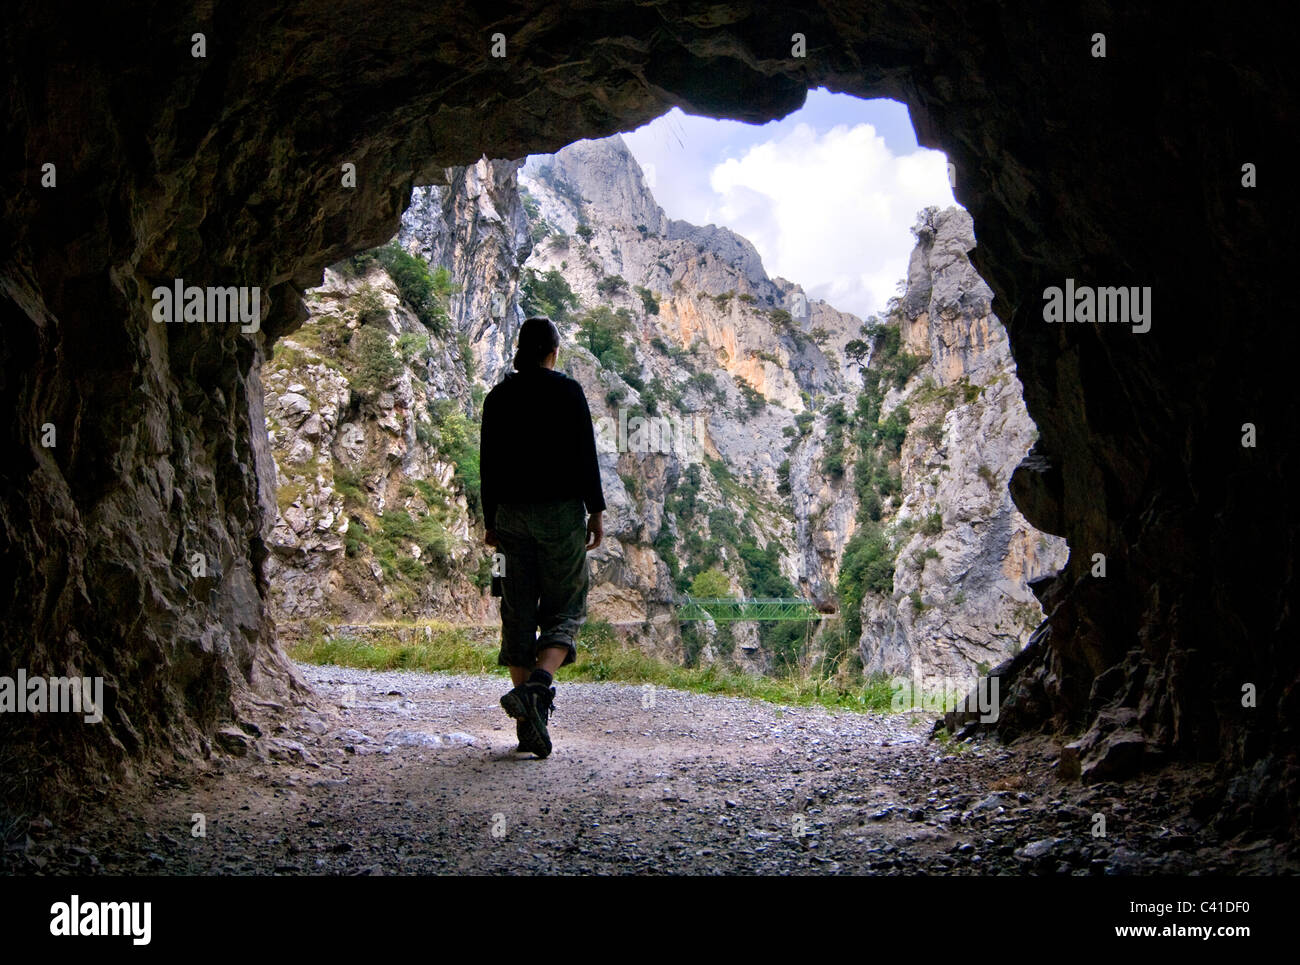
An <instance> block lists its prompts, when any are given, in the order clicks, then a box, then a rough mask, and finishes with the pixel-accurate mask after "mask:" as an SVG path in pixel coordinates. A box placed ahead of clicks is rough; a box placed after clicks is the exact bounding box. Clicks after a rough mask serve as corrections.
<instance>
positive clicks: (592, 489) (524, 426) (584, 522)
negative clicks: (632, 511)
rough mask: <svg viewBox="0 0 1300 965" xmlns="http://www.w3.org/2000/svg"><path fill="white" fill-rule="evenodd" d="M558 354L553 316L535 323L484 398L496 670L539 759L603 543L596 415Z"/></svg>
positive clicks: (546, 749)
mask: <svg viewBox="0 0 1300 965" xmlns="http://www.w3.org/2000/svg"><path fill="white" fill-rule="evenodd" d="M559 347H560V333H559V331H558V330H557V329H556V327H555V325H554V324H553V323H552V322H551V320H550V319H549V318H530V319H528V320H526V321H525V322H524V324H523V326H522V327H521V328H520V329H519V339H518V342H517V343H516V347H515V358H514V364H515V369H516V371H514V372H510V373H508V374H507V375H506V377H505V378H504V379H502V380H501V382H500V383H499V384H498V385H497V386H495V387H494V388H493V389H492V391H491V392H489V393H488V394H487V398H486V399H484V400H483V427H482V436H481V444H480V450H481V453H480V459H481V461H480V478H481V483H482V493H483V517H484V523H485V524H486V527H487V532H486V534H485V536H484V539H485V540H486V542H487V544H488V545H489V546H495V547H497V548H498V550H499V552H501V553H502V554H503V555H504V556H505V569H504V572H503V574H502V579H501V654H500V656H499V657H498V658H497V662H498V663H499V664H501V665H502V666H505V667H509V668H510V680H511V681H512V682H513V683H514V685H515V686H514V689H513V690H511V691H510V693H508V694H506V695H505V696H504V697H502V698H501V706H502V707H504V708H505V711H506V713H508V714H509V715H510V716H511V717H513V718H515V720H516V721H518V725H517V730H518V734H519V750H521V751H532V752H533V753H534V754H536V755H537V756H538V757H545V756H546V755H548V754H549V753H550V752H551V737H550V733H549V731H548V729H547V722H548V720H549V718H550V713H551V710H552V708H553V707H554V702H555V688H554V687H553V686H552V682H553V680H554V676H553V675H554V673H555V671H556V670H558V669H559V668H560V667H563V666H565V665H567V664H570V663H573V661H574V659H576V657H577V654H578V650H577V646H576V645H575V643H574V637H575V635H576V634H577V632H578V629H579V628H580V627H581V626H582V624H583V622H584V620H585V619H586V616H587V585H588V574H587V550H592V549H595V548H596V547H597V546H599V545H600V541H601V538H602V537H603V536H604V527H603V525H602V523H601V514H602V513H603V512H604V510H605V497H604V495H603V493H602V492H601V488H600V466H599V465H598V464H597V462H596V437H595V432H594V430H593V428H592V424H591V411H590V410H589V409H588V407H587V397H586V396H585V395H584V394H583V392H582V386H580V385H579V384H578V383H577V382H576V381H575V380H573V379H571V378H569V377H568V376H567V375H564V374H563V373H560V372H556V371H554V369H555V359H556V356H557V354H558V352H559ZM587 513H590V514H591V515H590V517H588V516H587ZM539 630H540V631H541V632H540V636H539V635H538V631H539Z"/></svg>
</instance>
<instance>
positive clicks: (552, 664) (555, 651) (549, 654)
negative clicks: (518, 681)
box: [511, 644, 569, 680]
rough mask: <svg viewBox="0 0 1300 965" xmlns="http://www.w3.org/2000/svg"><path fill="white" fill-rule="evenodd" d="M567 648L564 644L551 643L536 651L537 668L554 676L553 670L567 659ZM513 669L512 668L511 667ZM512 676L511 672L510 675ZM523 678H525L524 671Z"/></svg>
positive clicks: (558, 667)
mask: <svg viewBox="0 0 1300 965" xmlns="http://www.w3.org/2000/svg"><path fill="white" fill-rule="evenodd" d="M568 658H569V648H568V647H567V646H565V645H564V644H559V645H556V644H552V645H550V646H548V647H546V648H545V649H544V650H539V651H538V652H537V666H536V668H535V669H537V670H545V671H546V672H547V673H548V674H551V675H552V676H554V674H555V671H557V670H559V669H560V668H561V667H563V666H564V664H565V663H566V662H567V661H568ZM512 669H513V668H512ZM511 676H512V677H513V674H512V675H511ZM524 679H525V680H526V679H528V678H527V672H526V671H525V676H524Z"/></svg>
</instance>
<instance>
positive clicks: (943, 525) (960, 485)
mask: <svg viewBox="0 0 1300 965" xmlns="http://www.w3.org/2000/svg"><path fill="white" fill-rule="evenodd" d="M913 230H914V233H915V234H916V238H917V243H916V248H915V249H914V250H913V252H912V257H911V260H910V262H909V266H908V276H907V288H906V291H905V293H904V294H903V297H902V299H901V304H900V306H899V308H900V310H899V312H898V318H899V324H900V325H901V329H902V331H901V344H902V348H903V350H904V351H905V352H909V353H911V354H913V355H915V356H916V357H918V358H921V359H924V361H923V362H922V364H921V365H920V366H919V367H918V368H917V369H916V371H915V373H914V374H913V375H912V377H911V378H910V379H909V380H908V382H907V384H906V385H905V386H904V387H903V388H902V389H901V390H900V389H895V390H893V391H891V392H890V394H889V396H888V397H887V398H886V400H885V405H884V411H885V413H886V415H887V414H888V413H889V412H890V411H892V410H893V409H894V408H896V407H897V406H906V407H907V411H908V413H909V415H910V418H911V424H910V427H909V430H908V432H907V437H906V440H905V441H904V443H903V445H902V451H901V453H900V464H901V465H900V469H901V472H900V476H901V493H902V501H901V504H900V507H899V509H898V512H897V516H896V517H895V518H896V519H898V520H914V521H917V522H921V521H923V520H926V519H927V518H928V517H931V515H932V514H937V516H935V530H934V532H924V531H922V532H911V533H910V534H908V535H906V536H903V537H899V539H898V545H897V549H898V555H897V558H896V561H895V566H894V580H893V589H892V592H891V593H890V594H888V595H880V594H868V595H867V596H866V597H865V598H864V600H863V613H862V626H863V635H862V644H861V649H862V660H863V665H864V667H865V668H866V669H867V670H868V671H882V672H885V673H888V674H891V675H901V676H904V677H908V678H911V679H913V680H922V681H924V680H926V679H927V678H946V679H948V680H961V679H963V678H966V679H970V680H972V682H973V672H974V671H982V672H987V671H988V670H989V669H990V668H992V667H994V666H997V665H998V664H1000V663H1002V662H1003V661H1004V660H1006V659H1007V658H1008V657H1010V656H1012V655H1014V654H1016V653H1019V652H1020V650H1021V648H1022V647H1023V646H1024V644H1025V641H1026V640H1027V639H1028V638H1029V635H1030V633H1031V632H1032V631H1033V630H1035V629H1036V628H1037V627H1038V625H1039V624H1040V623H1041V621H1042V617H1043V612H1042V609H1041V607H1040V606H1039V604H1038V601H1037V600H1036V599H1035V598H1034V595H1033V593H1032V592H1031V591H1030V588H1029V585H1030V584H1031V583H1034V582H1036V581H1040V580H1042V579H1043V578H1044V577H1047V576H1051V575H1053V574H1055V573H1056V572H1058V571H1059V570H1061V569H1062V568H1063V567H1064V566H1065V563H1066V559H1067V557H1068V550H1067V547H1066V546H1065V541H1064V540H1062V539H1060V538H1059V537H1055V536H1050V535H1048V534H1045V533H1040V532H1038V531H1037V530H1035V529H1034V528H1033V527H1032V526H1030V525H1029V523H1028V522H1027V521H1026V520H1025V518H1024V517H1023V516H1022V515H1021V514H1020V513H1019V512H1018V511H1017V510H1016V508H1015V506H1014V505H1012V502H1011V494H1010V492H1009V490H1008V488H1007V481H1008V479H1009V478H1010V476H1011V473H1012V472H1014V471H1015V469H1016V467H1017V466H1019V465H1020V463H1021V461H1022V460H1023V459H1024V457H1025V454H1026V453H1027V452H1028V451H1029V448H1030V446H1031V445H1032V444H1033V439H1034V437H1035V436H1036V435H1037V432H1036V430H1035V428H1034V425H1033V423H1032V422H1031V421H1030V419H1029V414H1028V413H1027V412H1026V411H1025V406H1024V403H1023V401H1022V400H1021V389H1020V381H1019V379H1017V378H1016V372H1015V363H1014V362H1013V361H1012V358H1011V353H1010V351H1009V349H1008V346H1007V341H1006V335H1005V333H1004V331H1003V328H1002V324H1001V323H1000V322H999V321H998V319H997V317H996V316H995V315H994V314H993V312H992V308H991V301H992V295H993V293H992V292H991V291H990V290H989V288H988V286H987V285H986V284H985V283H984V281H983V280H982V279H981V278H980V277H979V275H978V274H977V273H976V271H975V269H974V268H973V267H972V266H971V264H970V262H969V261H968V260H967V257H966V255H967V252H968V251H970V250H971V249H972V248H974V247H975V235H974V228H973V225H972V223H971V219H970V215H968V214H967V213H966V212H965V211H963V210H961V209H960V208H949V209H947V210H946V211H936V210H935V209H927V210H926V211H924V212H922V214H921V217H920V219H919V220H918V223H917V226H916V228H914V229H913Z"/></svg>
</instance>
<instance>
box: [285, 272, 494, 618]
mask: <svg viewBox="0 0 1300 965" xmlns="http://www.w3.org/2000/svg"><path fill="white" fill-rule="evenodd" d="M308 301H309V304H310V305H311V316H310V317H309V318H308V320H307V322H306V323H305V324H304V325H303V327H302V328H300V329H299V330H298V331H296V332H294V333H293V334H292V335H290V336H288V337H286V338H285V339H284V340H282V341H281V342H280V343H279V344H278V345H277V346H276V351H275V354H274V356H273V357H272V359H271V361H270V363H269V364H268V365H267V368H266V373H265V377H266V387H267V406H266V411H267V433H268V436H269V438H270V440H271V446H272V452H273V454H274V456H275V463H276V493H277V503H278V513H277V515H276V520H275V525H274V527H273V528H272V530H271V536H270V539H269V540H268V545H269V547H270V550H271V554H270V557H269V559H268V560H267V567H266V575H267V581H268V583H269V585H270V587H271V602H272V612H273V613H274V615H275V617H276V618H277V620H279V621H280V622H282V623H297V622H302V621H311V620H319V621H322V622H324V621H328V622H330V623H364V622H377V621H383V622H392V621H400V620H411V619H416V618H419V619H430V618H434V619H441V620H452V621H456V622H458V623H479V622H486V621H487V620H488V618H489V611H490V610H491V605H490V603H489V602H488V597H487V592H486V589H485V587H486V584H487V577H486V567H485V562H486V554H487V552H488V551H487V550H486V549H485V548H484V547H483V546H482V542H481V536H482V527H481V526H475V521H474V517H473V514H472V513H471V511H470V508H469V506H468V503H467V499H466V494H465V492H464V487H463V486H460V485H458V484H457V481H456V478H455V473H456V466H455V464H454V462H453V460H452V458H451V457H450V456H449V455H448V454H447V453H446V452H445V451H444V450H445V442H446V440H445V438H444V437H445V436H446V435H447V434H448V433H449V432H450V433H454V432H458V431H462V430H468V429H471V428H472V430H473V431H475V432H476V431H477V428H476V427H471V426H470V425H469V423H468V420H464V421H462V420H461V418H460V414H461V413H462V412H463V411H464V410H465V409H468V408H469V407H470V406H471V405H472V396H473V393H472V387H471V377H470V371H469V370H470V369H471V368H472V360H471V359H467V358H466V357H465V356H464V355H463V354H462V352H463V346H461V345H458V344H457V342H456V340H455V339H454V338H451V337H441V338H440V337H438V336H437V335H436V334H434V333H431V332H430V331H429V330H428V329H427V328H426V327H425V325H424V324H423V323H422V322H421V321H420V320H419V319H418V318H416V317H415V316H414V315H413V314H412V313H411V311H410V310H409V309H408V308H406V307H405V306H404V305H403V303H402V300H401V296H400V293H399V290H398V288H397V286H396V285H395V284H394V282H393V280H392V278H391V277H390V276H389V274H388V273H387V272H386V271H385V270H384V269H383V267H382V266H380V265H378V264H373V263H372V264H368V265H365V266H363V267H362V268H361V269H360V270H357V269H351V270H349V267H348V266H346V265H340V266H338V268H337V270H327V271H326V273H325V284H324V285H322V286H321V287H319V288H316V289H313V290H312V291H311V292H310V293H309V295H308ZM363 327H366V328H368V329H370V330H371V332H378V333H379V334H378V337H377V339H376V341H375V342H374V343H373V345H374V346H375V347H373V348H372V349H371V351H376V352H379V353H380V357H381V358H383V357H384V355H383V353H388V354H387V358H390V359H391V360H392V361H391V376H390V377H389V379H388V380H387V381H386V382H385V383H384V384H381V385H374V386H369V385H367V384H366V383H365V382H364V381H363V377H365V376H367V375H368V372H367V369H366V367H365V365H364V364H363V363H362V362H361V361H360V360H359V359H358V358H357V352H358V348H357V346H358V344H359V343H361V342H362V339H360V338H358V337H357V333H358V332H359V331H360V330H361V329H362V328H363ZM380 340H382V342H381V341H380Z"/></svg>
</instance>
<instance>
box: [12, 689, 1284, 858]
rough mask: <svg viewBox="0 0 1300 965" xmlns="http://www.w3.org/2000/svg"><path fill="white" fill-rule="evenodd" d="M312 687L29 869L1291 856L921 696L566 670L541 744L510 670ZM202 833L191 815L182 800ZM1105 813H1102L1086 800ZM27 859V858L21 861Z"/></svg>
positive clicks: (44, 850) (1163, 782)
mask: <svg viewBox="0 0 1300 965" xmlns="http://www.w3.org/2000/svg"><path fill="white" fill-rule="evenodd" d="M300 669H301V671H302V673H303V675H304V677H305V678H306V679H307V680H308V681H309V682H310V683H311V684H312V686H313V687H314V688H315V689H316V691H317V693H318V694H319V695H320V697H321V700H320V708H318V709H317V710H314V711H304V712H302V713H300V714H299V715H298V718H297V720H296V721H295V723H294V724H293V726H288V725H285V726H284V727H282V731H281V733H278V734H272V735H264V736H262V737H260V738H258V739H257V740H256V741H254V742H252V743H251V744H249V745H247V746H246V747H243V748H241V747H240V743H239V742H238V741H236V740H233V739H231V740H229V741H228V742H227V743H228V745H229V746H230V747H232V748H234V749H235V750H236V751H241V752H242V756H227V755H224V754H218V755H216V756H215V757H214V759H213V761H212V762H211V763H210V765H209V767H208V768H207V770H205V771H203V772H201V773H197V774H192V775H190V776H188V777H185V778H184V779H180V780H176V781H168V782H163V784H162V785H161V786H159V787H158V788H157V789H156V790H155V791H154V792H153V793H152V794H150V795H148V797H147V798H143V799H140V800H138V801H135V802H130V801H113V800H109V801H106V802H105V804H104V806H103V807H102V808H100V809H99V813H97V814H95V815H93V816H91V815H88V816H87V819H86V820H84V821H81V822H79V827H77V828H75V829H68V828H54V827H51V826H50V825H49V824H48V822H44V823H41V821H36V822H33V829H32V832H31V836H30V837H29V838H28V841H27V846H26V847H25V849H23V850H22V851H21V853H18V854H14V853H10V854H9V855H8V856H7V858H8V860H7V861H6V862H5V863H6V864H7V865H9V866H10V868H11V869H13V870H18V869H17V868H15V867H14V865H15V862H17V863H18V864H22V863H23V862H26V863H27V870H29V871H30V870H37V869H40V870H43V871H45V872H47V873H48V872H61V871H75V872H79V873H87V872H91V873H98V872H109V873H117V874H174V873H190V874H194V873H197V874H271V873H280V874H331V875H333V874H381V873H382V874H429V873H474V874H501V873H516V872H532V873H537V872H542V873H548V872H554V873H589V872H594V873H693V874H715V873H717V874H722V873H763V874H790V873H807V874H826V873H836V872H839V873H868V872H869V873H884V874H916V873H939V874H989V873H1026V872H1039V873H1059V874H1103V873H1109V874H1115V873H1151V872H1163V873H1174V874H1186V873H1190V872H1209V871H1215V870H1220V871H1229V870H1238V871H1240V870H1256V871H1259V870H1263V871H1280V870H1286V869H1287V868H1288V867H1290V868H1293V867H1294V866H1293V865H1286V864H1285V862H1284V861H1283V859H1282V858H1281V856H1280V851H1279V848H1277V847H1276V846H1273V845H1265V846H1259V845H1257V846H1253V847H1249V846H1246V847H1236V848H1234V847H1226V846H1225V843H1224V842H1221V841H1218V840H1217V839H1215V838H1214V837H1213V836H1212V835H1211V834H1210V833H1209V832H1208V831H1207V830H1205V829H1203V828H1201V827H1200V826H1199V825H1198V824H1197V823H1196V822H1195V821H1194V820H1192V819H1191V818H1189V817H1187V811H1188V808H1187V804H1186V801H1185V800H1184V797H1185V795H1184V794H1183V793H1181V789H1185V788H1189V787H1192V786H1194V784H1195V782H1196V781H1198V780H1202V779H1204V777H1205V773H1204V772H1198V771H1186V770H1185V771H1171V770H1166V771H1165V772H1163V773H1162V774H1161V775H1159V776H1156V777H1152V778H1150V779H1147V780H1143V781H1139V782H1134V783H1131V784H1128V785H1124V786H1117V785H1099V786H1097V787H1081V786H1080V785H1078V784H1062V783H1061V782H1059V781H1057V780H1056V779H1055V778H1054V776H1053V772H1052V767H1051V762H1052V761H1054V760H1055V756H1056V755H1055V751H1054V749H1053V747H1052V746H1051V745H1050V744H1049V743H1047V742H1046V741H1043V740H1039V739H1032V740H1022V741H1020V742H1017V744H1015V745H1013V746H1012V747H1009V748H1008V747H1004V746H1002V745H1001V744H999V743H998V742H996V741H995V740H992V739H987V740H983V741H981V742H979V743H976V744H974V745H970V744H960V745H953V746H948V747H946V746H945V745H943V744H941V743H940V742H938V741H933V740H930V739H929V736H928V735H929V731H930V725H931V723H932V721H931V719H930V718H929V717H923V716H917V717H908V716H900V715H862V714H845V713H841V714H832V713H829V712H827V711H825V710H823V709H821V708H788V707H786V708H783V707H779V706H776V705H772V704H765V703H761V702H757V701H750V700H744V699H736V698H728V697H712V696H701V695H697V694H690V693H683V692H680V691H671V690H664V689H650V688H646V687H639V686H631V685H625V684H587V683H583V684H566V683H564V682H563V680H561V682H560V683H559V685H558V691H559V696H558V699H557V703H556V711H555V716H554V717H553V718H552V722H551V730H552V734H553V738H554V741H555V751H554V753H553V754H552V756H551V757H550V758H548V759H546V760H537V759H536V758H534V757H532V756H531V755H527V754H517V753H516V752H515V746H516V740H515V732H514V722H513V721H511V720H510V719H509V718H507V717H506V716H505V715H504V713H503V712H502V711H501V709H500V707H499V705H498V703H497V701H498V698H499V697H500V695H501V694H502V693H503V692H504V691H505V690H506V689H508V687H509V683H508V682H507V681H506V680H505V679H504V678H498V677H486V676H484V677H470V676H447V675H441V674H427V673H419V672H382V673H381V672H373V671H363V670H351V669H346V668H340V667H314V666H307V665H300ZM199 814H201V815H202V816H203V818H202V822H203V825H204V830H205V834H204V835H203V836H195V835H194V833H193V832H194V830H195V828H196V826H197V823H196V818H195V815H199ZM1098 814H1100V815H1104V816H1105V822H1106V834H1105V836H1104V837H1101V836H1096V835H1094V833H1093V832H1094V829H1095V828H1096V827H1097V822H1096V815H1098ZM32 865H35V867H32Z"/></svg>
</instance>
